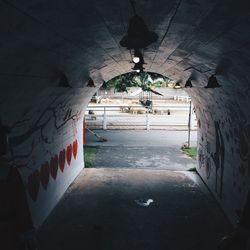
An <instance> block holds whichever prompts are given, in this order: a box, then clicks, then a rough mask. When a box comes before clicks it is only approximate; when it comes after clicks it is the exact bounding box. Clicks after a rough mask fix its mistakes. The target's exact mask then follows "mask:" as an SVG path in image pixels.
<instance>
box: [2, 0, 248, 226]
mask: <svg viewBox="0 0 250 250" xmlns="http://www.w3.org/2000/svg"><path fill="white" fill-rule="evenodd" d="M137 2H138V5H139V7H140V14H141V15H142V16H143V17H145V18H146V20H147V24H148V25H150V28H151V29H153V30H154V31H156V32H157V34H159V37H160V39H159V42H157V43H156V44H155V45H154V46H152V47H150V48H148V50H147V51H146V52H145V55H144V57H145V58H144V59H145V61H146V62H147V65H145V67H146V70H149V71H154V72H156V73H159V74H164V75H167V76H168V77H170V78H172V79H174V80H182V85H183V84H184V83H185V80H186V79H187V78H189V77H190V76H192V79H193V86H194V87H193V88H192V89H188V90H187V92H188V93H189V95H190V96H191V97H192V98H193V102H194V105H195V108H196V115H197V118H198V121H199V122H198V123H199V129H198V151H199V159H198V171H199V173H200V175H201V176H202V178H203V180H204V181H205V182H206V183H207V185H208V186H209V188H210V189H211V191H212V192H213V193H214V194H215V196H216V197H217V199H218V201H219V202H220V203H221V205H222V207H223V209H224V210H225V211H226V213H227V214H228V216H229V217H230V219H231V221H232V222H233V223H235V222H236V220H237V217H238V214H239V212H240V210H241V209H242V206H243V203H244V199H245V197H246V193H247V191H248V189H249V183H250V175H249V173H250V170H249V169H250V160H249V158H250V148H249V147H250V145H249V135H250V132H249V124H250V114H249V110H248V107H250V103H249V100H250V98H249V95H250V93H249V91H250V88H249V80H250V75H249V72H250V70H249V65H250V53H249V51H250V49H249V47H250V46H249V44H250V42H249V41H250V38H249V34H248V32H246V31H247V30H248V28H249V21H250V20H249V19H250V15H248V14H249V8H248V6H247V5H246V3H245V2H244V1H242V3H241V1H239V2H237V3H235V1H226V0H225V1H219V0H218V1H216V0H215V1H206V0H203V1H188V0H183V1H175V0H171V1H169V3H168V5H166V4H165V2H164V1H160V0H159V1H148V4H145V3H144V1H137ZM153 2H154V3H153ZM240 3H241V4H240ZM152 6H154V11H155V12H157V13H158V15H155V16H153V15H152V13H151V12H152ZM162 6H164V8H163V7H162ZM80 10H84V13H85V14H84V15H83V12H82V11H80ZM0 12H1V15H0V21H1V24H4V25H1V34H2V37H3V38H4V39H2V40H1V46H0V53H1V59H0V66H1V67H0V69H1V70H0V85H1V91H0V110H1V118H2V120H3V122H4V123H5V124H7V125H9V126H10V127H11V128H12V131H11V134H10V142H11V147H12V148H13V156H14V162H15V165H16V166H17V167H18V169H19V172H20V173H21V175H22V178H23V181H24V184H25V186H26V190H27V197H28V200H29V206H30V209H31V213H32V216H33V220H34V225H35V226H38V225H40V224H41V222H42V221H43V220H44V219H45V218H46V216H47V215H48V213H49V212H50V211H51V209H52V208H53V207H54V206H55V205H56V203H57V201H58V200H59V198H60V197H61V196H62V194H63V193H64V192H65V190H66V188H67V187H68V186H69V185H70V183H71V182H72V181H73V180H74V178H75V177H76V176H77V174H78V173H79V172H80V171H81V169H82V167H83V154H82V150H81V148H82V136H83V135H82V133H83V130H82V122H83V114H84V110H85V108H86V106H87V104H88V102H89V100H90V98H91V96H92V95H93V94H94V92H95V91H96V90H97V88H98V86H100V84H101V83H102V81H103V80H105V81H107V80H109V79H111V78H113V77H114V76H117V75H120V74H122V73H126V72H128V71H130V70H131V64H130V63H129V61H130V60H131V57H130V54H129V52H128V51H127V50H126V49H125V48H121V47H119V45H118V44H119V40H120V39H121V37H122V36H123V35H124V32H125V30H126V28H125V26H124V23H125V22H127V20H128V18H129V17H130V16H131V15H132V13H131V10H130V7H129V6H128V5H127V3H125V2H121V3H119V2H118V1H111V0H110V1H107V2H105V3H104V2H103V1H98V0H95V1H84V2H83V1H79V2H77V1H76V2H74V3H69V2H68V1H60V4H58V3H57V1H53V2H52V1H45V0H43V1H42V0H36V1H32V2H30V3H28V2H27V1H20V0H19V1H17V0H8V1H7V0H4V1H1V2H0ZM55 17H58V18H55ZM59 17H60V18H59ZM225 61H226V63H224V62H225ZM219 66H220V67H221V69H220V70H219V69H218V68H220V67H219ZM212 73H216V74H217V78H218V81H219V83H220V84H221V85H222V87H221V88H217V89H204V88H203V87H204V86H205V85H206V84H207V79H208V77H209V76H210V75H211V74H212ZM63 75H64V76H66V77H67V79H68V82H69V83H68V85H69V87H58V84H59V82H60V80H61V79H62V77H63ZM89 77H91V78H92V79H93V80H94V83H95V84H96V88H91V87H87V86H86V84H87V81H88V79H89ZM76 141H77V143H76ZM70 145H71V146H70ZM76 145H77V149H78V150H77V153H76ZM64 150H65V151H64ZM64 158H65V159H64ZM63 163H64V164H63ZM48 173H49V175H48Z"/></svg>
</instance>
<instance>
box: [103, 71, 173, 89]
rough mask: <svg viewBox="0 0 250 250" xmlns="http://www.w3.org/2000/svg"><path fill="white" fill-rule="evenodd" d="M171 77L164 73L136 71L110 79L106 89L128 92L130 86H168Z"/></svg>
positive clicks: (144, 87)
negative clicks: (165, 75) (163, 74)
mask: <svg viewBox="0 0 250 250" xmlns="http://www.w3.org/2000/svg"><path fill="white" fill-rule="evenodd" d="M168 82H169V79H168V78H167V77H164V76H162V75H159V74H156V73H150V72H143V73H140V74H138V73H136V72H130V73H127V74H123V75H120V76H117V77H115V78H113V79H111V80H109V81H108V82H107V84H106V89H107V90H110V89H115V91H117V92H127V88H128V87H141V88H142V89H143V90H147V89H148V88H149V87H152V86H155V87H161V86H162V85H165V86H167V83H168Z"/></svg>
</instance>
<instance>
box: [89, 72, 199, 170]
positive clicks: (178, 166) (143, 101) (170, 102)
mask: <svg viewBox="0 0 250 250" xmlns="http://www.w3.org/2000/svg"><path fill="white" fill-rule="evenodd" d="M85 124H86V128H87V130H86V131H87V136H86V145H85V155H86V158H88V157H89V156H88V154H90V155H91V154H94V153H93V151H95V152H96V153H97V156H95V159H96V160H95V162H94V163H93V164H92V163H91V164H90V166H92V167H94V166H96V167H98V166H102V167H103V166H107V167H109V166H108V164H110V162H109V161H107V162H106V163H105V159H106V158H110V157H111V155H110V153H109V152H108V150H110V152H111V153H113V157H111V158H112V159H117V162H113V164H114V165H118V166H121V167H126V166H127V167H132V166H133V164H134V166H135V167H140V168H141V167H142V168H143V167H150V166H152V167H157V166H160V168H164V167H163V166H164V165H169V164H172V165H173V166H174V167H170V168H171V169H175V170H187V169H194V168H195V166H196V162H195V158H196V151H197V150H196V141H197V134H196V133H197V132H196V131H197V123H196V117H195V111H194V107H193V105H192V101H191V98H190V97H189V96H188V95H187V94H186V92H185V91H184V90H183V89H182V88H181V87H180V85H179V84H178V83H175V82H173V81H171V80H170V79H169V78H167V77H164V76H162V75H159V74H155V73H147V72H144V73H141V74H137V73H134V72H132V73H128V74H125V75H120V76H118V77H115V78H113V79H111V80H110V81H108V82H105V83H104V84H103V85H102V87H101V88H100V89H99V90H98V91H97V92H96V93H95V94H94V95H93V97H92V98H91V100H90V103H89V105H88V107H87V109H86V112H85ZM106 141H107V142H106ZM103 142H104V143H103ZM90 147H91V149H90ZM94 147H96V148H97V149H96V150H95V149H94ZM190 148H191V149H190ZM181 149H183V151H184V153H187V154H188V155H189V156H190V155H191V156H192V157H193V159H191V158H185V155H183V152H182V150H181ZM189 149H190V151H189ZM104 152H105V153H104ZM139 152H140V153H139ZM170 152H172V153H170ZM190 152H191V153H190ZM99 153H100V161H99V162H98V160H97V158H98V156H99ZM105 154H106V157H105ZM171 154H172V155H171ZM108 156H109V157H108ZM118 159H119V161H118ZM182 164H183V165H182ZM87 166H88V164H87ZM166 168H167V167H166Z"/></svg>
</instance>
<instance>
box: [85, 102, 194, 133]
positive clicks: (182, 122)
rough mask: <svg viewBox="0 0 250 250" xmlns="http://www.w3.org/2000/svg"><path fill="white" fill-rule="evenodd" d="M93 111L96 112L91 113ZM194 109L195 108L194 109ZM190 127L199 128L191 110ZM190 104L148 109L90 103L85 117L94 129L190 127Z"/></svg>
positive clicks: (89, 125) (135, 106) (136, 106)
mask: <svg viewBox="0 0 250 250" xmlns="http://www.w3.org/2000/svg"><path fill="white" fill-rule="evenodd" d="M90 110H91V111H92V112H93V113H94V114H89V113H91V112H89V111H90ZM192 110H193V109H192ZM191 113H192V114H191V120H190V121H191V122H190V129H192V130H195V129H197V122H196V117H195V114H194V112H191ZM188 115H189V106H188V105H173V104H171V105H161V106H155V107H153V109H152V110H148V109H146V108H145V107H143V106H141V105H119V106H117V105H105V106H104V105H100V104H98V105H89V106H88V107H87V109H86V113H85V119H86V123H87V126H88V127H89V128H92V129H104V130H105V129H147V130H150V129H169V128H172V127H173V128H178V129H186V130H187V129H188Z"/></svg>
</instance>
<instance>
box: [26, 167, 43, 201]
mask: <svg viewBox="0 0 250 250" xmlns="http://www.w3.org/2000/svg"><path fill="white" fill-rule="evenodd" d="M39 187H40V175H39V171H38V170H36V171H35V172H34V173H32V174H31V175H30V176H29V177H28V192H29V195H30V198H31V199H32V200H33V201H36V199H37V196H38V192H39Z"/></svg>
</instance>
